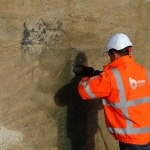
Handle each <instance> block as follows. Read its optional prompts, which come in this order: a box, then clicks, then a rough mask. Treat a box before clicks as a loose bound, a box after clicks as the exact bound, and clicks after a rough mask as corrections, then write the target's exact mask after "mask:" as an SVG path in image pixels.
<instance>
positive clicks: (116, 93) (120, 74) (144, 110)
mask: <svg viewBox="0 0 150 150" xmlns="http://www.w3.org/2000/svg"><path fill="white" fill-rule="evenodd" d="M78 89H79V93H80V95H81V97H82V98H83V99H95V98H103V106H104V112H105V120H106V125H107V128H108V130H109V132H110V133H111V134H112V135H113V136H114V137H115V138H116V139H117V140H119V141H121V142H125V143H131V144H146V143H148V142H150V119H149V117H150V72H149V71H148V70H147V69H145V68H144V67H142V66H141V65H139V64H136V63H135V62H134V59H133V57H132V56H131V55H129V56H123V57H120V58H118V59H116V60H115V61H114V62H112V63H110V64H108V65H107V66H105V68H104V73H103V74H101V75H98V76H95V77H91V78H87V77H86V78H83V79H82V80H81V82H80V84H79V86H78Z"/></svg>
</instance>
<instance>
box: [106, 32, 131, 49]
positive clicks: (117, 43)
mask: <svg viewBox="0 0 150 150" xmlns="http://www.w3.org/2000/svg"><path fill="white" fill-rule="evenodd" d="M128 46H132V43H131V41H130V39H129V38H128V36H126V35H125V34H123V33H117V34H114V35H113V36H112V37H110V39H109V40H108V42H107V45H106V48H105V51H104V52H108V51H109V50H110V49H116V50H122V49H124V48H125V47H128Z"/></svg>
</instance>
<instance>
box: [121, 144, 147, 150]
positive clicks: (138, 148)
mask: <svg viewBox="0 0 150 150" xmlns="http://www.w3.org/2000/svg"><path fill="white" fill-rule="evenodd" d="M119 147H120V150H150V143H148V144H146V145H135V144H127V143H122V142H119Z"/></svg>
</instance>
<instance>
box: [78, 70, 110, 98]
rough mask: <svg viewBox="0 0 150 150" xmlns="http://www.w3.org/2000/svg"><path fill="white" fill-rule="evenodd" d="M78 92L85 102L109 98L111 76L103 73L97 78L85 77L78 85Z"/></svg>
mask: <svg viewBox="0 0 150 150" xmlns="http://www.w3.org/2000/svg"><path fill="white" fill-rule="evenodd" d="M78 91H79V94H80V96H81V97H82V99H83V100H89V99H96V98H103V97H107V96H109V95H110V92H111V84H110V79H109V76H108V75H107V74H106V73H105V72H103V73H102V74H100V75H97V76H93V77H84V78H82V79H81V81H80V83H79V85H78Z"/></svg>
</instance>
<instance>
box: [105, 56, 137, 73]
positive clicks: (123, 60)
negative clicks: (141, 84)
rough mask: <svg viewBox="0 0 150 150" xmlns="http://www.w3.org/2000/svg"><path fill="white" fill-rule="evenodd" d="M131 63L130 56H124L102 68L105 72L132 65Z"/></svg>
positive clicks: (132, 59) (131, 58)
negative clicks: (120, 66) (123, 65)
mask: <svg viewBox="0 0 150 150" xmlns="http://www.w3.org/2000/svg"><path fill="white" fill-rule="evenodd" d="M133 62H134V58H133V56H132V55H131V54H129V55H125V56H122V57H119V58H117V59H116V60H114V61H113V62H111V63H109V64H107V65H106V66H104V70H105V71H106V70H108V69H111V68H116V67H118V66H119V65H122V64H128V63H133Z"/></svg>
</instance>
